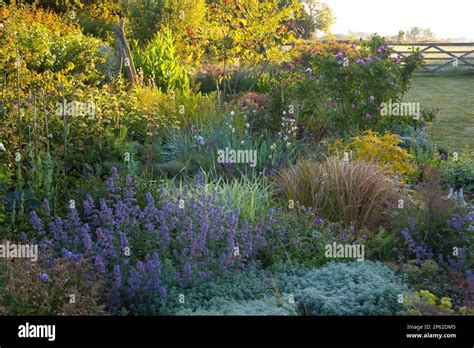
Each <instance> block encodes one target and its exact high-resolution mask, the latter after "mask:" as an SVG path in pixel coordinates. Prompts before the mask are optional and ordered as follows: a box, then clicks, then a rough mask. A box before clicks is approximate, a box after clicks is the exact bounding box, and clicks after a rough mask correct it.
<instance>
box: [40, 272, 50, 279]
mask: <svg viewBox="0 0 474 348" xmlns="http://www.w3.org/2000/svg"><path fill="white" fill-rule="evenodd" d="M48 279H49V276H48V275H47V274H46V273H43V274H41V280H48Z"/></svg>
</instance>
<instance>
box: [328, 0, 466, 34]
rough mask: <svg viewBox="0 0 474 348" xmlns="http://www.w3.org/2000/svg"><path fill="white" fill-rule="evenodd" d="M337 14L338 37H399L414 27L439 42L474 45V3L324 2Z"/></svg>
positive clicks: (423, 0) (335, 29)
mask: <svg viewBox="0 0 474 348" xmlns="http://www.w3.org/2000/svg"><path fill="white" fill-rule="evenodd" d="M323 1H324V2H325V3H326V4H328V5H329V6H330V7H331V9H332V10H333V12H334V15H335V17H336V23H335V24H333V26H332V27H331V31H332V32H333V33H334V34H347V33H348V31H352V32H356V31H357V32H368V33H377V34H380V35H396V34H398V32H399V30H404V31H408V30H409V29H410V28H411V27H413V26H418V27H422V28H423V29H426V28H430V29H431V30H432V31H433V32H434V33H435V34H436V37H437V38H440V39H444V38H459V37H465V38H466V39H468V40H469V41H471V42H474V0H451V1H449V0H448V1H446V0H393V1H391V0H323Z"/></svg>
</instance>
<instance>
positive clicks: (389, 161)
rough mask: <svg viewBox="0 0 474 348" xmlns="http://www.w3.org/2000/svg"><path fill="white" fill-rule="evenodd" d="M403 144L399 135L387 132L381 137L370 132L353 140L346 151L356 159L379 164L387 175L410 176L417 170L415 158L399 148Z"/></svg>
mask: <svg viewBox="0 0 474 348" xmlns="http://www.w3.org/2000/svg"><path fill="white" fill-rule="evenodd" d="M401 142H402V141H401V139H400V138H399V136H398V135H397V134H393V133H390V132H385V134H384V135H380V134H379V133H377V132H374V131H372V130H369V131H366V132H365V133H364V134H363V135H361V136H358V137H355V138H352V141H351V142H350V143H349V144H348V145H347V146H346V147H345V151H350V154H351V156H352V158H354V159H358V160H362V161H367V162H377V163H379V165H380V166H381V167H383V168H384V172H385V173H386V174H389V175H397V176H410V175H412V174H413V173H414V172H415V170H416V168H415V166H414V163H413V156H412V155H410V154H409V153H408V152H407V151H406V150H405V149H403V148H401V147H400V146H399V145H400V143H401Z"/></svg>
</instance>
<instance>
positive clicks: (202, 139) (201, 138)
mask: <svg viewBox="0 0 474 348" xmlns="http://www.w3.org/2000/svg"><path fill="white" fill-rule="evenodd" d="M196 140H197V142H198V144H200V145H206V141H205V140H204V138H203V137H202V136H200V135H198V136H197V137H196Z"/></svg>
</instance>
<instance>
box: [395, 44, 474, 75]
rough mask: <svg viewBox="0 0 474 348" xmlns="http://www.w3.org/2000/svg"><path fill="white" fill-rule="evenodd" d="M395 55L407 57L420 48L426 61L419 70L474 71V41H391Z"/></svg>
mask: <svg viewBox="0 0 474 348" xmlns="http://www.w3.org/2000/svg"><path fill="white" fill-rule="evenodd" d="M389 45H390V46H391V47H393V49H394V55H395V56H400V57H402V58H403V57H406V56H408V55H410V54H411V53H413V50H417V49H419V50H420V52H422V53H423V54H424V62H423V65H422V67H421V70H420V71H419V72H423V73H440V72H453V71H466V70H471V69H473V71H474V42H466V43H464V42H434V43H427V42H389Z"/></svg>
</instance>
